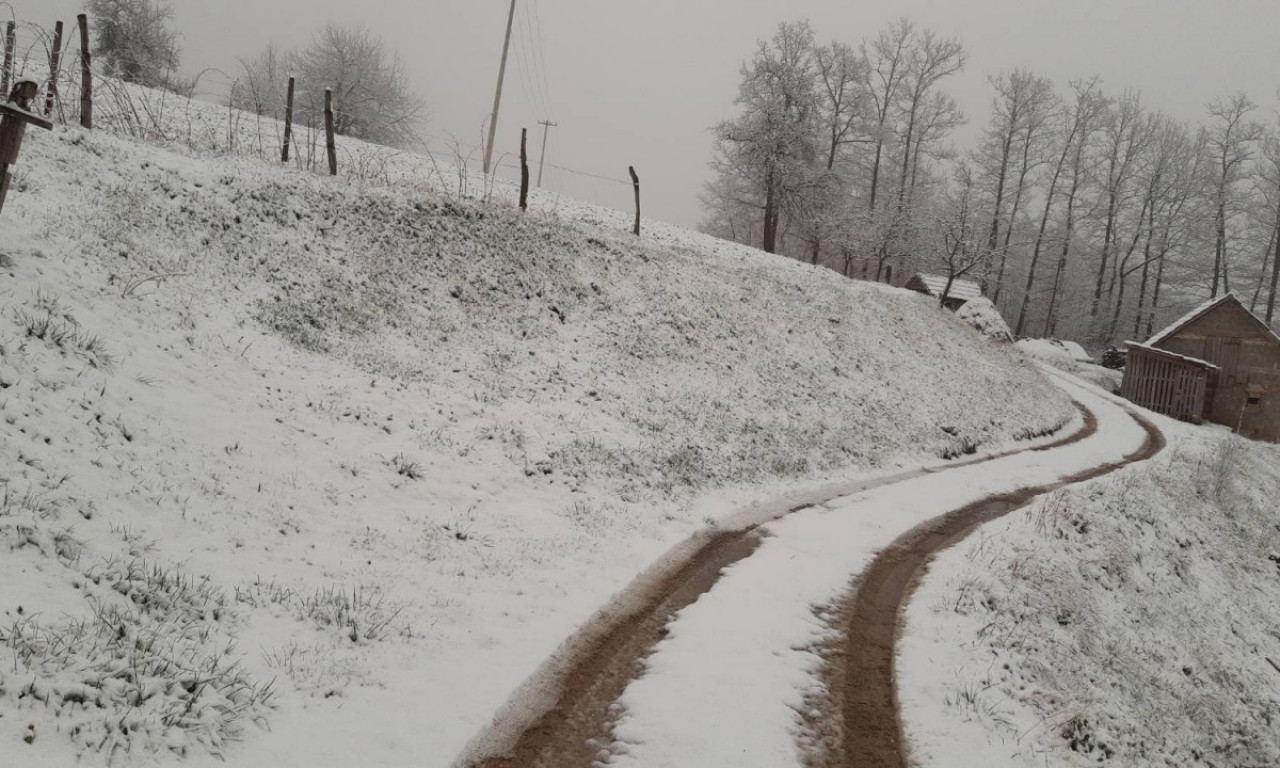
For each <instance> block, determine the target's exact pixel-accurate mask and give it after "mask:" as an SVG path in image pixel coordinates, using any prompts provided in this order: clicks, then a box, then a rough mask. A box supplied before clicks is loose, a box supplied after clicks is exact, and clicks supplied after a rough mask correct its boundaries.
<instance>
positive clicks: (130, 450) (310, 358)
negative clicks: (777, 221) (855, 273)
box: [0, 105, 1071, 766]
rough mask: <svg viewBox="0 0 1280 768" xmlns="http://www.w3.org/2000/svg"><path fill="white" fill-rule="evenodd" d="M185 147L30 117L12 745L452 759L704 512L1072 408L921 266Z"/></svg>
mask: <svg viewBox="0 0 1280 768" xmlns="http://www.w3.org/2000/svg"><path fill="white" fill-rule="evenodd" d="M202 109H206V108H205V107H201V106H199V105H196V106H192V107H190V110H189V111H185V112H184V111H182V110H180V111H177V112H174V113H172V114H185V115H186V116H187V118H186V119H191V120H193V123H192V125H193V128H192V130H193V133H192V135H200V133H199V131H200V130H204V131H211V130H214V129H213V127H212V125H216V123H215V124H210V123H208V122H207V120H208V119H209V118H207V117H204V118H199V119H198V120H197V119H196V118H193V117H190V115H193V114H196V113H199V114H204V113H203V112H200V110H202ZM210 109H212V111H213V112H214V113H216V114H217V115H220V116H221V118H223V119H225V118H226V116H227V115H226V112H225V110H223V111H221V112H217V111H216V109H213V108H210ZM184 110H185V108H184ZM197 116H198V115H197ZM246 119H247V118H246ZM201 121H205V122H201ZM234 124H235V123H234V121H233V125H234ZM201 126H203V128H202V127H201ZM129 133H133V132H129ZM139 133H140V135H142V136H144V137H145V138H148V139H156V138H158V137H157V135H154V132H149V131H140V132H139ZM167 146H168V149H177V150H180V151H179V152H171V151H168V149H158V148H156V147H155V146H152V145H147V144H144V143H141V142H140V141H139V140H138V139H137V138H136V137H130V138H121V137H113V136H111V135H107V134H106V133H104V132H94V133H83V132H81V131H79V130H78V129H62V128H59V129H56V130H55V131H54V132H53V133H44V132H31V133H30V134H29V135H28V138H27V140H26V143H25V145H24V148H23V155H22V158H21V161H20V163H21V165H20V167H21V168H22V169H23V171H24V172H25V173H27V174H28V175H27V178H28V179H29V180H30V183H29V184H27V185H26V186H25V187H24V188H23V189H21V190H15V191H14V192H12V193H11V195H10V198H9V200H8V203H7V207H6V210H5V214H4V218H3V219H0V256H2V257H3V260H2V261H0V268H2V269H3V270H4V271H3V273H0V435H2V436H3V439H2V440H0V486H2V487H0V494H2V498H3V499H4V500H5V501H4V505H3V512H0V533H2V535H3V540H4V542H5V545H6V547H7V550H6V554H5V556H4V557H3V558H0V628H3V629H2V630H0V632H3V634H2V635H0V640H2V641H0V675H4V677H3V679H2V680H0V754H6V755H8V754H18V755H21V756H22V763H23V764H24V765H33V766H55V765H66V764H70V763H71V762H72V761H74V760H76V759H83V760H93V761H100V760H102V759H103V758H102V755H103V754H104V753H105V754H106V755H108V756H111V755H114V759H115V761H116V763H117V764H118V763H121V762H123V761H126V760H129V759H140V758H139V756H142V755H147V756H149V757H148V758H147V759H160V760H162V761H163V760H172V759H176V757H177V756H179V755H185V756H186V758H187V760H188V761H189V762H190V763H192V764H205V763H211V762H212V761H213V759H214V758H213V756H214V755H217V754H222V755H224V756H226V758H227V759H228V760H230V761H234V762H238V763H243V764H264V765H265V764H272V765H315V764H352V765H355V764H359V765H401V764H405V763H408V762H414V763H424V762H425V763H426V764H428V765H444V764H447V763H448V762H449V761H450V760H452V758H453V757H454V756H455V755H456V754H457V752H458V751H459V750H460V749H461V748H462V746H463V745H464V744H465V743H466V742H467V740H468V739H469V738H470V737H471V736H472V735H473V734H474V733H476V732H477V731H478V730H479V729H480V728H481V727H482V726H483V725H484V724H485V723H486V722H487V719H488V717H489V715H490V714H491V713H492V712H493V711H495V710H496V709H497V708H498V707H499V706H500V705H501V704H502V703H503V702H504V701H505V700H506V698H507V696H508V695H509V694H510V692H511V691H512V689H514V688H515V687H516V686H517V685H518V684H519V683H520V682H521V680H523V679H524V678H525V677H526V676H528V675H529V674H530V673H532V672H533V671H534V670H535V669H536V668H537V666H538V664H539V662H541V660H542V659H543V658H545V657H546V656H547V655H549V654H550V653H551V652H552V651H553V650H554V649H555V648H556V646H557V645H558V644H559V642H560V641H561V640H562V639H563V638H564V637H565V636H567V635H568V634H569V633H570V632H571V631H572V630H573V629H574V628H575V627H576V626H577V625H579V624H580V623H581V622H583V621H585V620H587V618H588V617H589V616H590V615H591V613H592V611H593V610H594V609H595V608H596V607H598V606H599V605H600V604H601V603H603V602H604V601H605V600H606V599H607V598H608V597H609V596H610V595H611V594H613V593H614V592H616V591H617V590H619V589H620V588H621V587H622V586H624V585H625V584H626V583H627V581H628V580H629V579H630V578H631V576H632V575H634V574H635V573H636V572H638V571H640V570H641V569H642V568H643V567H644V566H645V565H646V564H648V563H649V562H651V561H652V560H653V559H654V558H656V557H657V556H659V555H660V554H661V553H663V552H665V551H667V550H669V549H670V548H671V547H672V546H673V545H674V544H676V543H677V542H679V541H681V540H683V539H684V538H685V537H687V536H689V535H690V534H691V533H693V532H694V531H696V530H697V529H699V528H701V527H703V526H704V525H707V524H708V522H714V521H716V520H719V519H723V518H724V517H726V516H728V515H731V514H733V513H735V512H736V511H738V510H740V509H742V508H744V507H747V506H749V505H751V504H753V503H758V502H761V501H762V500H768V499H772V498H776V497H779V496H782V495H783V494H784V493H787V492H791V491H795V490H797V489H804V488H808V487H812V486H813V485H815V484H818V483H821V484H824V485H825V484H826V483H829V482H831V481H835V480H841V479H846V478H850V477H857V476H861V475H865V474H867V473H868V472H874V471H880V470H888V469H891V468H896V467H900V466H904V465H916V464H921V463H934V462H936V461H937V460H938V457H940V456H946V455H957V454H963V453H966V452H970V451H983V450H994V449H998V448H1001V447H1008V446H1012V445H1015V444H1018V443H1019V441H1021V440H1025V439H1027V438H1029V437H1030V436H1033V435H1036V434H1041V433H1043V432H1045V431H1049V430H1053V429H1055V428H1059V427H1061V426H1062V425H1063V424H1065V423H1066V422H1067V420H1068V418H1069V416H1070V415H1071V408H1070V404H1069V402H1068V400H1067V398H1066V397H1064V396H1063V395H1062V394H1061V393H1059V392H1058V391H1057V390H1055V389H1054V388H1052V387H1051V386H1050V385H1049V384H1048V383H1047V382H1046V381H1045V380H1044V379H1043V377H1042V376H1041V375H1040V374H1039V373H1038V372H1037V371H1035V370H1034V369H1032V368H1031V367H1030V366H1029V365H1028V364H1027V363H1026V362H1025V361H1024V360H1023V359H1022V357H1021V356H1020V355H1019V354H1018V353H1017V352H1016V351H1014V350H1012V349H1007V348H1003V349H1002V348H996V347H994V345H990V344H988V343H986V342H985V340H983V339H982V338H981V336H979V335H978V334H977V333H975V332H973V331H972V329H970V328H968V327H966V326H964V325H963V324H962V323H960V322H958V321H956V320H955V319H954V318H953V317H951V316H950V315H949V314H948V313H946V312H944V311H942V310H940V309H938V308H937V307H935V306H934V305H933V303H932V302H931V301H930V300H928V299H927V298H925V297H919V296H917V295H915V294H910V293H906V292H902V291H896V290H892V289H885V288H882V287H879V286H874V285H868V284H855V283H850V282H848V281H845V280H844V279H842V278H840V277H838V276H836V275H834V274H832V273H830V272H826V271H822V270H815V269H811V268H809V267H807V266H804V265H800V264H796V263H794V262H789V261H785V260H782V259H777V258H774V257H768V256H765V255H763V254H760V253H758V252H755V251H752V250H750V249H745V248H741V247H738V246H733V245H730V244H727V243H722V242H718V241H713V240H710V239H707V238H704V237H701V236H699V235H696V234H693V233H689V232H687V231H685V230H681V229H678V228H675V227H669V226H665V225H661V224H658V223H653V222H646V225H645V232H646V234H645V238H644V239H643V240H641V241H639V242H637V241H636V240H635V239H634V238H633V237H632V236H631V235H629V234H628V233H627V231H626V223H625V222H624V220H625V216H624V215H623V214H619V213H617V212H611V211H605V210H600V209H594V208H590V207H587V206H583V205H578V204H575V203H572V202H570V201H565V200H560V199H557V198H556V197H555V196H553V195H546V194H539V195H535V196H534V200H533V202H534V205H533V210H532V212H531V213H530V214H529V215H526V216H521V215H518V214H517V213H516V212H515V211H514V210H512V209H511V208H510V207H509V206H507V205H505V204H503V203H502V202H501V200H504V199H505V198H504V197H503V195H502V194H498V193H495V194H494V195H493V197H494V198H495V199H497V200H499V202H498V203H495V204H485V203H484V202H482V201H478V200H474V199H469V197H468V196H467V195H465V194H461V192H463V191H465V189H464V188H466V189H472V190H475V194H478V195H479V196H481V197H483V196H485V195H486V194H488V193H489V191H491V190H492V189H495V188H493V187H490V188H488V189H486V185H488V184H489V182H488V181H485V180H475V179H474V177H471V176H469V175H467V174H466V172H465V171H464V172H463V173H462V174H459V175H457V178H458V179H460V181H457V186H456V187H451V188H450V189H449V190H447V191H446V190H444V189H442V188H441V186H440V185H441V181H440V179H441V178H445V179H449V178H453V177H452V176H451V172H449V171H445V172H444V173H443V174H442V175H441V174H435V175H424V176H418V175H416V170H415V169H421V168H425V167H427V166H428V165H431V163H430V161H429V160H427V159H423V158H418V159H416V160H413V161H412V162H410V161H408V160H405V161H403V162H401V161H400V160H397V159H396V158H395V157H390V158H387V157H385V156H384V158H385V159H386V167H385V169H384V170H385V171H386V172H385V173H370V174H364V175H361V174H351V175H344V176H342V177H339V178H338V179H336V180H335V179H328V178H325V177H321V176H316V175H312V174H310V173H306V172H299V171H298V170H297V169H292V168H279V167H276V166H275V165H268V164H264V163H262V162H260V161H258V160H256V159H252V158H245V157H239V156H235V155H231V154H216V155H212V154H210V152H211V151H217V152H220V153H222V152H225V151H226V147H219V148H218V149H217V150H212V149H211V148H208V147H203V148H202V147H200V146H199V143H198V142H190V143H182V142H174V141H172V140H170V141H169V143H168V145H167ZM371 151H373V150H371ZM95 577H96V578H97V579H98V581H95V580H94V579H95ZM121 587H123V589H122V588H121ZM113 632H114V633H115V634H113ZM121 633H123V634H121ZM58 638H63V639H64V640H59V639H58ZM73 638H75V639H77V642H76V644H75V650H74V651H68V650H67V648H66V645H67V643H66V642H65V640H69V639H73ZM60 643H61V645H60ZM135 664H136V665H137V668H136V669H134V668H133V665H135ZM122 665H123V666H122ZM126 667H128V668H127V669H126ZM112 675H115V677H112ZM191 680H195V681H197V685H196V686H194V687H188V686H186V685H184V681H186V682H189V681H191ZM33 681H34V682H33ZM113 681H117V682H113ZM29 683H30V684H32V685H34V689H33V690H34V692H35V693H37V694H38V695H24V694H23V691H24V690H25V689H26V688H28V687H30V686H28V684H29ZM76 686H89V687H88V688H82V687H76ZM65 692H70V698H69V699H68V698H67V697H66V696H65V695H64V693H65ZM80 694H84V696H83V698H84V699H85V701H86V702H89V701H91V702H93V703H92V704H91V705H88V704H84V703H81V702H79V701H77V700H76V699H77V698H80ZM99 701H101V702H102V703H103V708H102V709H98V702H99ZM255 723H256V724H257V725H254V724H255ZM267 724H269V725H270V730H269V731H268V730H265V729H264V728H262V727H259V726H264V725H267ZM28 725H33V726H34V729H29V728H27V726H28ZM28 736H31V738H30V743H25V742H26V741H27V737H28ZM233 740H243V743H233Z"/></svg>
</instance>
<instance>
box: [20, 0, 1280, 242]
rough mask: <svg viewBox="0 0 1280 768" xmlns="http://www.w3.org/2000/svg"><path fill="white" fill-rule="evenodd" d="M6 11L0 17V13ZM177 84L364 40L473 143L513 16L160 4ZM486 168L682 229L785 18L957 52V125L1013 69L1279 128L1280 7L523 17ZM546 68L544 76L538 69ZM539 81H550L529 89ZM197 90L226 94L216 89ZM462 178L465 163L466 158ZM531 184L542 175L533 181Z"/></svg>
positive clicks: (347, 4)
mask: <svg viewBox="0 0 1280 768" xmlns="http://www.w3.org/2000/svg"><path fill="white" fill-rule="evenodd" d="M10 2H11V3H12V7H13V10H14V13H15V14H16V15H17V17H18V19H19V20H20V21H21V22H31V23H37V24H42V25H46V26H52V21H53V20H54V19H55V18H62V19H63V20H65V21H68V22H71V21H73V20H74V16H75V13H76V12H77V9H78V7H79V5H80V3H79V0H10ZM5 5H7V3H4V2H0V14H4V15H7V13H5V11H6V9H5V8H4V6H5ZM173 6H174V11H175V26H176V27H177V30H178V31H179V32H180V33H181V35H182V38H183V64H184V69H185V70H187V71H188V72H189V73H194V72H196V71H199V70H202V69H205V68H209V67H216V68H219V69H222V70H224V71H226V72H227V73H231V74H234V73H235V70H236V67H237V59H238V58H240V57H248V56H251V55H253V54H254V53H256V52H258V51H259V50H261V49H262V48H263V47H264V46H265V45H266V44H267V43H268V42H269V41H271V40H274V41H276V42H277V43H279V44H282V45H284V46H291V45H295V44H298V43H301V42H303V41H304V40H305V39H306V38H307V37H308V35H309V34H310V32H311V30H313V29H315V28H316V27H319V26H320V25H322V24H323V23H325V22H327V21H331V20H332V21H339V22H343V23H352V24H364V25H365V26H367V27H368V28H369V29H371V30H372V31H374V32H376V33H377V34H379V35H381V36H383V37H384V38H385V39H386V41H387V43H388V44H389V45H390V46H392V47H394V48H395V49H397V50H398V51H399V52H400V54H401V55H402V57H403V58H404V61H405V63H406V65H407V68H408V70H409V73H410V75H411V77H412V78H413V81H414V83H415V85H416V86H417V87H418V89H419V90H420V91H421V93H422V95H423V96H424V97H425V98H426V100H427V103H428V105H429V108H430V111H431V119H430V122H429V125H428V127H427V131H428V132H429V133H430V134H431V135H432V136H433V137H436V138H433V140H432V141H433V145H434V146H435V147H437V148H438V149H440V150H441V151H444V145H443V143H442V142H441V140H440V138H441V137H448V136H450V135H452V136H456V137H458V138H459V139H460V140H462V141H464V142H467V143H470V144H479V143H480V139H479V131H480V125H481V122H482V121H483V120H484V118H485V116H486V115H487V114H488V111H489V110H490V108H491V106H492V101H493V89H494V83H495V79H496V77H497V69H498V58H499V55H500V53H501V48H502V33H503V29H504V26H505V24H506V12H507V8H508V0H365V1H364V2H353V1H352V0H174V2H173ZM517 7H518V11H517V25H516V34H515V36H514V40H513V49H512V57H511V60H510V62H509V65H508V66H509V70H508V77H507V85H506V90H505V92H504V97H503V111H502V116H501V119H500V122H499V151H503V152H511V153H518V148H519V136H520V128H521V127H522V126H527V127H528V128H530V129H531V130H530V136H531V144H532V147H531V152H532V154H533V158H534V161H535V162H536V159H537V151H538V148H539V147H538V143H539V142H540V141H541V129H540V128H539V126H538V125H537V124H536V121H537V120H540V119H551V120H554V121H557V122H558V123H559V127H557V128H554V129H552V132H551V143H550V149H549V150H548V158H547V159H548V162H549V163H555V164H557V165H561V166H564V167H565V168H570V169H574V170H577V171H581V172H585V173H589V174H597V175H599V176H605V177H610V178H612V179H616V180H619V181H620V180H623V179H625V178H626V168H627V166H628V165H630V164H634V165H635V166H636V169H637V171H638V172H639V174H640V176H641V179H642V182H643V184H644V192H645V202H646V210H645V213H646V215H648V216H653V217H655V218H661V219H665V220H668V221H673V222H676V223H680V224H687V225H693V224H695V223H696V222H697V221H698V219H699V217H700V212H699V210H698V192H699V189H700V188H701V186H702V184H703V183H704V182H705V181H706V179H707V169H706V164H707V160H708V158H709V154H710V148H711V136H710V133H709V131H708V129H709V127H710V126H711V125H713V124H714V123H716V122H717V121H718V120H721V119H723V118H726V117H728V116H730V115H731V114H732V113H733V98H734V95H735V92H736V91H735V89H736V87H737V81H738V67H739V65H740V64H741V62H742V60H743V59H744V58H745V57H747V56H748V55H749V54H750V53H751V50H752V47H753V45H754V42H755V40H757V39H758V38H761V37H767V36H769V35H770V34H771V33H772V32H773V30H774V28H775V27H776V26H777V24H778V23H779V22H780V21H784V20H796V19H805V18H807V19H809V20H810V21H811V22H812V23H813V26H814V28H815V29H816V30H817V32H818V35H819V37H820V38H823V39H838V40H842V41H845V42H850V43H857V42H859V41H861V40H862V39H864V38H866V37H868V36H871V35H874V34H875V33H877V32H878V31H879V30H881V29H883V28H884V27H885V26H887V25H888V24H889V23H891V22H892V21H894V20H895V19H897V18H898V17H900V16H906V17H907V18H910V19H912V20H913V21H915V22H916V23H918V24H920V25H922V26H925V27H930V28H933V29H934V30H936V31H937V32H939V33H942V34H944V35H954V36H957V37H959V38H960V39H961V40H962V41H963V42H964V44H965V46H966V48H967V50H968V52H969V65H968V68H967V69H966V71H965V72H964V73H963V74H962V75H960V76H958V77H956V78H954V79H953V80H952V81H950V82H948V83H947V84H946V88H947V90H949V91H950V92H951V93H952V94H953V95H954V96H955V97H956V99H957V100H958V101H959V102H960V105H961V107H962V108H963V109H964V110H965V113H966V114H967V115H969V116H970V120H971V124H970V125H969V126H968V127H967V128H966V129H965V130H963V131H962V132H960V134H958V136H957V138H958V139H959V140H960V141H961V142H962V143H963V142H966V141H968V140H969V139H970V138H972V136H973V135H974V134H975V133H976V131H977V130H979V129H980V127H981V123H982V122H983V121H985V119H986V116H987V108H988V103H989V99H990V96H989V92H988V89H987V85H986V78H987V76H988V75H992V74H995V73H998V72H1001V71H1005V70H1009V69H1013V68H1015V67H1025V68H1028V69H1031V70H1033V71H1036V72H1038V73H1040V74H1044V75H1047V76H1049V77H1052V78H1053V79H1054V80H1055V81H1057V82H1058V83H1059V84H1065V83H1066V81H1068V80H1071V79H1075V78H1079V77H1086V76H1089V75H1093V74H1097V75H1100V76H1101V77H1102V78H1103V81H1104V83H1105V86H1106V88H1107V89H1108V91H1110V92H1113V93H1114V92H1119V91H1120V90H1122V89H1123V88H1125V87H1133V88H1137V89H1140V90H1142V91H1143V93H1144V97H1145V101H1146V104H1147V105H1148V106H1149V107H1153V108H1160V109H1163V110H1165V111H1168V112H1170V113H1172V114H1174V115H1175V116H1177V117H1181V118H1188V119H1192V118H1197V117H1198V116H1199V115H1200V114H1201V112H1202V110H1203V107H1204V105H1205V104H1206V103H1207V102H1208V101H1209V100H1210V99H1212V98H1213V97H1214V96H1215V95H1217V94H1222V93H1230V92H1235V91H1240V90H1243V91H1246V92H1248V93H1249V94H1250V95H1251V96H1252V97H1253V98H1254V100H1255V101H1257V102H1259V103H1260V104H1262V105H1263V109H1261V110H1259V113H1258V115H1257V117H1258V118H1260V119H1265V120H1268V121H1271V120H1274V119H1275V112H1274V109H1275V105H1276V102H1277V98H1276V92H1277V88H1280V36H1278V35H1277V32H1280V0H894V1H893V2H885V1H883V0H874V1H871V0H863V1H861V2H860V1H859V0H791V2H777V1H776V0H769V1H766V0H633V1H632V2H621V1H620V0H517ZM543 63H545V66H542V65H543ZM544 76H545V81H544V80H543V77H544ZM208 88H209V90H213V91H221V90H223V89H224V88H225V85H222V84H217V83H215V82H214V81H213V80H210V81H209V83H208ZM476 164H477V165H478V164H479V159H478V158H477V160H476ZM535 174H536V168H535ZM545 186H547V187H549V188H551V189H554V190H560V191H563V192H565V193H566V194H568V195H572V196H574V197H578V198H582V199H585V200H588V201H594V202H598V203H601V204H606V205H615V206H619V207H624V208H625V207H627V206H629V205H630V196H631V192H630V188H629V184H619V183H614V182H610V181H604V180H600V179H596V178H593V177H591V176H584V175H577V174H572V173H569V172H567V171H562V170H558V169H555V168H548V170H547V177H546V181H545Z"/></svg>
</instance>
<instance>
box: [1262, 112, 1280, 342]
mask: <svg viewBox="0 0 1280 768" xmlns="http://www.w3.org/2000/svg"><path fill="white" fill-rule="evenodd" d="M1262 157H1263V163H1262V168H1261V171H1260V173H1259V186H1260V188H1261V191H1262V194H1263V195H1264V197H1265V198H1266V199H1268V201H1269V202H1270V204H1271V205H1270V209H1271V210H1273V211H1274V212H1275V214H1274V219H1273V225H1272V228H1271V245H1272V248H1273V249H1274V250H1273V251H1272V254H1271V287H1270V290H1269V291H1268V293H1267V314H1266V321H1267V325H1268V326H1270V325H1271V322H1272V320H1273V319H1274V317H1275V312H1276V288H1277V286H1278V285H1280V129H1277V128H1276V127H1272V128H1271V129H1270V130H1269V131H1267V133H1266V135H1265V136H1264V137H1263V140H1262ZM1262 274H1263V276H1265V275H1266V264H1265V263H1264V264H1263V271H1262Z"/></svg>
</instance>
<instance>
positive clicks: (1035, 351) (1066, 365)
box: [1017, 339, 1124, 394]
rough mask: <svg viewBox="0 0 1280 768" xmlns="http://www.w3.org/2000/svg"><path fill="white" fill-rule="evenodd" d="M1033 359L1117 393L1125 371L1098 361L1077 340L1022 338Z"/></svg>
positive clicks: (1024, 348) (1019, 342)
mask: <svg viewBox="0 0 1280 768" xmlns="http://www.w3.org/2000/svg"><path fill="white" fill-rule="evenodd" d="M1017 346H1018V349H1021V350H1022V351H1023V352H1025V353H1026V354H1027V356H1028V357H1030V358H1031V359H1033V360H1037V361H1039V362H1041V363H1047V364H1048V365H1051V366H1053V367H1054V368H1057V369H1058V370H1061V371H1066V372H1067V373H1070V374H1073V375H1075V376H1078V377H1080V378H1082V379H1084V380H1085V381H1087V382H1089V383H1091V384H1093V385H1095V386H1098V387H1101V388H1102V389H1105V390H1106V391H1108V392H1111V393H1113V394H1118V393H1119V392H1120V385H1121V383H1122V382H1123V380H1124V371H1117V370H1113V369H1111V368H1104V367H1103V366H1101V365H1097V364H1096V363H1095V362H1094V360H1093V358H1091V357H1089V353H1088V352H1085V351H1084V347H1081V346H1080V345H1079V344H1077V343H1076V342H1074V341H1066V340H1061V339H1020V340H1019V341H1018V343H1017Z"/></svg>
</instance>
